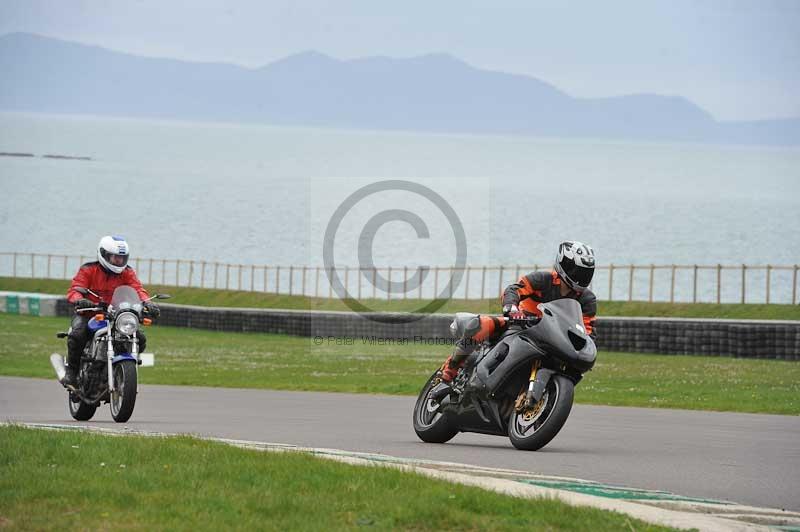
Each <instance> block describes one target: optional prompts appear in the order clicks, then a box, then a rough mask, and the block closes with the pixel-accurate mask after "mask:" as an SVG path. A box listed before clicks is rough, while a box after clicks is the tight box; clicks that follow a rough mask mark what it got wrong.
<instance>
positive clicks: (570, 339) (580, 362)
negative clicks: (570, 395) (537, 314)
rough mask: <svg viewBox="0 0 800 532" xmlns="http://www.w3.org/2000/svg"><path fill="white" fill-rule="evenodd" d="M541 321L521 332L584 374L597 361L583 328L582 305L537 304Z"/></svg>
mask: <svg viewBox="0 0 800 532" xmlns="http://www.w3.org/2000/svg"><path fill="white" fill-rule="evenodd" d="M539 309H540V310H541V311H542V319H541V320H540V321H539V323H537V324H536V325H534V326H533V327H529V328H528V329H525V330H524V331H522V333H520V336H524V337H526V338H529V339H530V340H531V341H532V342H533V343H535V344H536V345H538V346H540V347H541V348H542V349H543V350H544V351H546V352H547V354H548V355H549V356H551V357H553V358H555V359H556V360H558V361H559V362H562V363H564V364H566V365H567V366H568V367H571V368H574V369H576V370H578V371H579V372H580V373H585V372H587V371H589V370H590V369H592V367H593V366H594V363H595V361H596V359H597V348H596V347H595V344H594V340H592V338H591V337H590V336H589V335H588V334H586V330H585V329H584V327H583V315H582V314H581V306H580V304H579V303H578V302H577V301H575V300H574V299H566V298H565V299H557V300H555V301H552V302H550V303H542V304H541V305H539Z"/></svg>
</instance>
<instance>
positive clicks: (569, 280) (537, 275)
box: [441, 241, 597, 382]
mask: <svg viewBox="0 0 800 532" xmlns="http://www.w3.org/2000/svg"><path fill="white" fill-rule="evenodd" d="M593 275H594V250H593V249H592V248H591V247H589V246H587V245H586V244H583V243H581V242H575V241H565V242H562V243H561V244H560V245H559V246H558V253H557V255H556V260H555V264H554V265H553V270H552V271H538V272H532V273H529V274H527V275H524V276H522V277H520V279H519V281H517V282H516V283H513V284H510V285H508V287H507V288H506V289H505V291H504V292H503V296H502V305H503V315H504V316H507V317H510V318H516V319H520V318H525V317H530V316H539V317H541V315H542V313H541V311H540V310H539V308H538V306H539V303H548V302H550V301H554V300H556V299H561V298H571V299H575V300H576V301H577V302H578V303H580V305H581V311H582V314H583V327H584V329H585V330H586V334H588V335H589V336H591V337H592V338H596V337H597V333H596V330H595V320H596V315H597V298H596V297H595V295H594V293H593V292H592V291H591V290H589V284H590V283H591V282H592V276H593ZM506 328H507V325H506V324H505V323H503V321H502V320H500V319H498V318H495V317H492V316H481V317H480V328H479V329H478V331H470V333H469V334H468V335H465V336H464V337H462V338H459V340H458V341H457V342H456V345H455V347H454V349H453V353H452V354H451V355H450V356H449V357H448V358H447V360H445V362H444V364H443V365H442V369H441V371H442V381H444V382H450V381H452V380H453V379H454V378H455V376H456V375H457V374H458V370H459V368H461V366H463V365H464V362H465V361H466V359H467V356H469V355H470V354H471V353H472V352H473V351H475V349H476V348H477V347H478V346H479V345H480V344H481V343H482V342H484V341H486V340H489V341H492V340H493V339H496V338H498V337H499V336H500V335H501V334H502V333H503V332H504V331H505V330H506Z"/></svg>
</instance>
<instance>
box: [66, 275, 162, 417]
mask: <svg viewBox="0 0 800 532" xmlns="http://www.w3.org/2000/svg"><path fill="white" fill-rule="evenodd" d="M75 290H76V291H77V292H79V293H81V294H83V295H87V294H91V295H93V296H95V297H96V298H97V299H100V300H101V303H100V304H99V305H98V306H96V307H91V308H83V309H78V310H76V312H79V313H95V315H94V316H93V317H92V318H91V319H90V320H89V321H88V323H87V327H88V328H89V331H90V332H91V333H92V335H93V338H92V340H90V341H89V342H87V344H86V347H85V348H84V350H83V353H82V354H81V360H80V366H79V367H78V373H77V375H78V380H77V386H75V387H70V389H68V390H67V391H68V393H69V396H68V398H67V404H68V406H69V413H70V415H71V416H72V417H73V418H74V419H76V420H78V421H87V420H89V419H91V418H92V416H94V413H95V410H97V407H98V406H100V403H101V402H106V403H110V406H111V417H112V418H114V421H116V422H118V423H124V422H125V421H128V419H130V417H131V415H132V414H133V407H134V405H135V404H136V394H137V392H138V367H139V366H152V365H153V364H154V357H153V355H152V354H151V353H139V338H138V332H139V327H140V325H143V324H144V325H148V324H149V323H150V322H151V320H150V318H149V317H148V316H147V312H146V309H145V307H144V305H142V303H143V301H140V300H139V294H138V293H137V292H136V290H135V289H133V288H132V287H130V286H120V287H118V288H117V289H116V290H114V294H113V295H112V296H111V302H110V303H106V302H103V301H102V298H100V296H99V295H97V294H95V293H94V292H92V291H91V290H89V289H87V288H80V287H79V288H76V289H75ZM169 297H170V296H168V295H167V294H156V295H154V296H153V297H151V298H150V299H167V298H169ZM148 301H149V299H148ZM68 335H69V333H68V332H60V333H58V334H57V335H56V336H58V337H59V338H66V337H67V336H68ZM50 363H51V364H52V366H53V369H54V370H55V372H56V377H57V378H58V381H59V382H61V383H63V382H64V376H65V375H66V366H65V363H64V357H62V356H61V355H59V354H58V353H54V354H53V355H51V356H50Z"/></svg>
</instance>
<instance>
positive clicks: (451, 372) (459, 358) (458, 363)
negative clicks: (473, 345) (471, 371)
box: [442, 344, 469, 384]
mask: <svg viewBox="0 0 800 532" xmlns="http://www.w3.org/2000/svg"><path fill="white" fill-rule="evenodd" d="M467 356H469V351H466V350H464V349H463V348H462V347H461V346H459V345H458V344H456V346H455V348H454V349H453V354H451V355H450V356H449V357H447V360H445V361H444V364H442V382H445V383H448V384H449V383H451V382H453V379H455V378H456V375H458V370H459V369H461V368H462V367H464V362H466V361H467Z"/></svg>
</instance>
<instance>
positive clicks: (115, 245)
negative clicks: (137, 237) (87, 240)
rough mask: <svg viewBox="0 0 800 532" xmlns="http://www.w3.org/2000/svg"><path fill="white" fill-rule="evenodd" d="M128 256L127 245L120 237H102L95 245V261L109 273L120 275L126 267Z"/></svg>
mask: <svg viewBox="0 0 800 532" xmlns="http://www.w3.org/2000/svg"><path fill="white" fill-rule="evenodd" d="M128 256H129V250H128V243H127V242H125V239H124V238H123V237H121V236H116V235H114V236H104V237H103V238H101V239H100V242H99V243H98V244H97V260H98V261H100V264H102V266H103V268H105V269H106V270H108V271H110V272H113V273H122V270H124V269H125V266H127V265H128Z"/></svg>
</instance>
